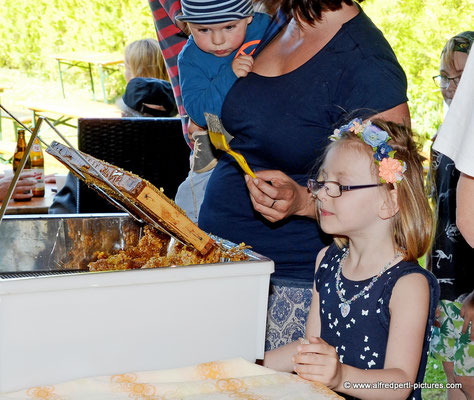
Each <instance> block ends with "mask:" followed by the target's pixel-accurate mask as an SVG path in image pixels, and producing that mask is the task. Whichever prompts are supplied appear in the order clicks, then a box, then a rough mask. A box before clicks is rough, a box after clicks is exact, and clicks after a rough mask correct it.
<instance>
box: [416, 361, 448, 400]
mask: <svg viewBox="0 0 474 400" xmlns="http://www.w3.org/2000/svg"><path fill="white" fill-rule="evenodd" d="M424 382H426V383H444V384H446V375H445V374H444V370H443V365H442V364H441V362H440V361H438V360H435V359H434V358H432V357H428V365H427V366H426V373H425V379H424ZM421 393H422V397H423V399H426V400H442V399H446V398H447V396H446V390H445V389H422V392H421Z"/></svg>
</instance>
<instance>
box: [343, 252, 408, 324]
mask: <svg viewBox="0 0 474 400" xmlns="http://www.w3.org/2000/svg"><path fill="white" fill-rule="evenodd" d="M348 255H349V248H348V249H347V250H345V251H344V254H343V255H342V256H341V259H340V260H339V267H338V269H337V272H336V293H337V295H338V296H339V300H341V304H339V308H340V309H341V315H342V316H343V317H344V318H345V317H347V316H348V315H349V312H350V311H351V304H352V302H353V301H355V300H357V299H358V298H359V297H360V296H362V295H364V294H366V293H367V292H368V291H369V290H370V289H371V288H372V286H374V283H375V282H377V280H378V279H379V278H380V276H381V275H382V274H383V273H384V272H385V271H386V270H387V269H388V268H389V267H390V265H392V263H393V262H394V261H395V260H396V259H397V258H398V257H400V256H401V255H402V253H401V252H397V254H395V257H394V258H393V259H392V260H390V261H389V262H388V263H387V264H385V266H384V267H383V268H382V269H381V270H380V272H379V273H378V274H377V275H376V276H374V277H373V278H372V280H371V281H370V283H369V284H368V285H367V286H365V287H364V288H363V289H362V290H361V291H360V292H359V293H357V294H355V295H354V296H352V297H351V298H350V299H349V300H346V299H345V298H344V296H343V295H342V282H341V271H342V265H343V264H344V261H345V260H346V258H347V256H348Z"/></svg>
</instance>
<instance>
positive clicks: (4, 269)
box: [0, 214, 274, 392]
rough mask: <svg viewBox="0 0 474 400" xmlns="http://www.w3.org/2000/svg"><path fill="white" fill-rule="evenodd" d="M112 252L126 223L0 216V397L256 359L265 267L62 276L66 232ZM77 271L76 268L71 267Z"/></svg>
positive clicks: (116, 218)
mask: <svg viewBox="0 0 474 400" xmlns="http://www.w3.org/2000/svg"><path fill="white" fill-rule="evenodd" d="M71 226H72V227H75V228H74V229H79V228H78V226H79V227H80V229H83V230H90V232H92V233H93V235H94V238H95V241H94V243H95V244H103V245H104V246H106V247H112V248H115V249H117V248H120V247H121V246H123V237H124V235H123V234H122V232H123V231H124V230H126V231H127V232H130V231H131V230H132V231H133V230H134V229H138V230H139V227H138V226H137V225H136V224H135V223H134V222H133V221H132V220H131V219H130V218H129V217H127V216H126V214H107V215H97V214H96V215H89V216H87V215H84V214H82V215H80V216H72V215H71V216H53V215H50V216H29V217H18V216H17V217H13V216H7V217H5V219H4V220H3V221H2V223H1V224H0V354H1V357H0V392H9V391H16V390H19V389H22V388H27V387H32V386H38V385H51V384H55V383H58V382H63V381H67V380H71V379H77V378H81V377H86V376H97V375H110V374H119V373H124V372H130V371H140V370H158V369H166V368H175V367H181V366H186V365H192V364H196V363H201V362H207V361H212V360H219V359H227V358H233V357H243V358H245V359H247V360H249V361H254V360H255V359H257V358H263V352H264V337H265V324H266V309H267V296H268V287H269V277H270V274H271V273H272V272H273V268H274V265H273V261H271V260H269V259H267V258H265V257H263V256H260V255H258V254H256V253H253V252H251V251H249V252H248V255H249V261H244V262H221V263H217V264H207V265H195V266H181V267H166V268H158V269H147V270H130V271H113V272H84V271H82V270H79V269H78V270H74V269H71V267H72V266H71V265H68V267H67V268H68V270H64V265H65V263H64V260H65V256H66V255H67V254H68V251H69V250H70V248H71V246H73V245H74V243H71V241H70V239H68V235H67V230H68V229H71ZM78 268H79V266H78Z"/></svg>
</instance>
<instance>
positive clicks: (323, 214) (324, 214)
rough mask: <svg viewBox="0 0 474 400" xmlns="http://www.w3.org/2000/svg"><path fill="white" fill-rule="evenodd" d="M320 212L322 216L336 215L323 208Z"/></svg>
mask: <svg viewBox="0 0 474 400" xmlns="http://www.w3.org/2000/svg"><path fill="white" fill-rule="evenodd" d="M319 214H320V215H321V217H328V216H329V215H334V214H333V213H332V212H329V211H326V210H324V209H322V208H321V210H319Z"/></svg>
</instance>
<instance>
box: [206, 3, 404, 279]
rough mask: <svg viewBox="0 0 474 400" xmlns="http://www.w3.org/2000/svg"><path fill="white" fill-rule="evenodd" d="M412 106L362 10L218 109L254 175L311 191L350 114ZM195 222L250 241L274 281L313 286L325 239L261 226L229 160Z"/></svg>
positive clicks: (299, 222)
mask: <svg viewBox="0 0 474 400" xmlns="http://www.w3.org/2000/svg"><path fill="white" fill-rule="evenodd" d="M406 101H407V98H406V77H405V74H404V72H403V70H402V68H401V67H400V65H399V63H398V62H397V59H396V57H395V54H394V53H393V51H392V49H391V48H390V45H389V44H388V43H387V41H386V40H385V38H384V37H383V35H382V33H381V32H380V31H379V30H378V29H377V28H376V27H375V25H374V24H373V23H372V22H371V21H370V19H369V18H368V17H367V16H366V15H365V14H364V13H363V12H362V11H361V12H360V13H359V14H358V15H357V16H356V17H354V18H353V19H352V20H350V21H348V22H347V23H345V24H344V25H343V26H342V27H341V29H340V30H339V32H338V33H337V34H336V35H335V36H334V37H333V38H332V39H331V41H330V42H329V43H328V44H327V45H326V46H325V47H324V48H323V49H321V50H320V51H319V52H318V53H317V54H316V55H315V56H313V57H312V58H311V59H310V60H309V61H307V62H306V63H304V64H303V65H302V66H301V67H299V68H297V69H296V70H294V71H292V72H289V73H287V74H284V75H281V76H277V77H265V76H260V75H257V74H255V73H250V74H249V75H248V76H247V77H246V78H242V79H239V80H238V81H237V82H236V83H235V84H234V86H233V87H232V88H231V90H230V91H229V94H228V95H227V97H226V99H225V102H224V105H223V107H222V120H223V123H224V126H225V127H226V129H227V130H228V131H229V132H230V133H231V134H232V135H234V136H235V138H234V139H233V140H232V143H231V146H232V148H233V149H234V150H237V151H239V152H241V153H242V154H243V155H244V156H245V157H246V159H247V161H248V163H249V165H250V167H251V168H253V169H254V170H261V169H276V170H281V171H283V172H284V173H286V174H287V175H289V176H290V177H291V178H293V179H294V180H295V181H296V182H298V183H299V184H301V185H304V186H306V181H307V179H308V178H309V177H310V176H311V170H312V167H313V166H314V164H315V162H316V161H317V160H319V158H320V157H321V155H322V153H323V151H324V148H325V146H326V145H327V143H328V136H329V135H330V134H331V133H332V131H333V130H334V129H335V128H336V127H338V126H339V125H341V123H343V122H345V120H346V118H347V116H348V113H352V116H360V117H367V116H369V115H373V114H375V113H377V112H380V111H383V110H387V109H390V108H393V107H395V106H397V105H399V104H402V103H404V102H406ZM199 226H200V227H201V228H202V229H204V230H205V231H208V232H211V233H213V234H216V235H218V236H221V237H223V238H226V239H229V240H232V241H233V242H235V243H240V242H245V243H247V244H249V245H251V246H252V247H253V249H254V250H255V251H257V252H259V253H261V254H263V255H265V256H267V257H269V258H271V259H272V260H274V261H275V273H274V274H273V276H272V282H273V283H276V284H279V282H278V280H280V281H284V282H285V283H287V282H291V283H292V284H290V285H287V286H296V287H298V286H299V287H311V286H312V282H313V274H314V260H315V259H316V255H317V254H318V252H319V250H320V249H321V248H322V247H323V246H324V245H325V244H328V243H329V240H328V239H326V240H323V239H322V234H321V232H320V231H319V228H318V225H317V223H316V221H314V220H311V219H309V218H303V217H296V216H293V217H290V218H287V219H285V220H284V221H281V222H278V223H271V222H268V221H267V220H265V219H264V218H263V217H262V216H261V215H260V214H259V213H257V212H255V211H254V209H253V207H252V204H251V202H250V198H249V194H248V190H247V187H246V185H245V181H244V177H243V172H242V171H241V169H240V168H239V166H238V165H237V163H236V162H235V161H234V160H233V159H232V158H231V157H229V156H227V155H224V156H223V157H221V158H220V159H219V163H218V164H217V166H216V168H215V170H214V172H213V173H212V176H211V178H210V180H209V183H208V186H207V189H206V194H205V197H204V201H203V204H202V206H201V210H200V214H199Z"/></svg>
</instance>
